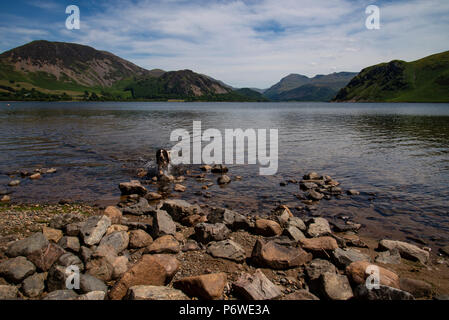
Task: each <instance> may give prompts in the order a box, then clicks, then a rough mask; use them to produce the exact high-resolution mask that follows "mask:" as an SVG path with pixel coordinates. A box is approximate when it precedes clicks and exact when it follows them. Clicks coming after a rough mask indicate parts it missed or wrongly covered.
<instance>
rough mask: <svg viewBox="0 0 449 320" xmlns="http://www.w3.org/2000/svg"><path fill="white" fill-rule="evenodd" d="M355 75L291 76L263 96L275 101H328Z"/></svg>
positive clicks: (345, 73)
mask: <svg viewBox="0 0 449 320" xmlns="http://www.w3.org/2000/svg"><path fill="white" fill-rule="evenodd" d="M356 75H357V74H356V73H352V72H339V73H332V74H329V75H317V76H315V77H313V78H308V77H306V76H303V75H299V74H291V75H289V76H287V77H285V78H283V79H282V80H281V81H280V82H278V83H277V84H275V85H274V86H272V87H271V88H270V89H268V90H267V91H266V92H265V93H264V96H266V97H267V98H269V99H271V100H275V101H330V100H331V99H332V98H333V97H335V95H336V94H337V93H338V91H339V90H340V89H341V88H343V87H344V86H346V85H347V84H348V83H349V81H350V80H351V79H352V78H353V77H355V76H356Z"/></svg>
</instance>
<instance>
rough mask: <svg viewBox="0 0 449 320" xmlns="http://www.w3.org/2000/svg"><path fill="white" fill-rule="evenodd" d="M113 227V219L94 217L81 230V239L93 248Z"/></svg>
mask: <svg viewBox="0 0 449 320" xmlns="http://www.w3.org/2000/svg"><path fill="white" fill-rule="evenodd" d="M110 226H111V219H109V218H108V217H107V216H92V217H90V218H89V219H88V220H87V221H86V223H85V224H84V226H83V227H82V228H81V237H82V239H83V241H84V243H85V244H87V245H89V246H92V245H95V244H97V243H99V242H100V241H101V238H103V236H104V234H105V233H106V231H107V230H108V228H109V227H110Z"/></svg>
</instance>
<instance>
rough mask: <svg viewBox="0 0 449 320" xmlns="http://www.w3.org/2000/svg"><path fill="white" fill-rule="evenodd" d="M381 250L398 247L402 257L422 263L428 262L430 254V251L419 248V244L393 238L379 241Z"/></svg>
mask: <svg viewBox="0 0 449 320" xmlns="http://www.w3.org/2000/svg"><path fill="white" fill-rule="evenodd" d="M379 249H380V250H393V249H397V250H398V251H399V254H400V255H401V257H402V258H404V259H408V260H412V261H419V262H421V263H422V264H426V263H427V262H429V257H430V254H429V252H428V251H425V250H423V249H420V248H418V247H417V246H415V245H413V244H410V243H406V242H402V241H393V240H382V241H380V243H379Z"/></svg>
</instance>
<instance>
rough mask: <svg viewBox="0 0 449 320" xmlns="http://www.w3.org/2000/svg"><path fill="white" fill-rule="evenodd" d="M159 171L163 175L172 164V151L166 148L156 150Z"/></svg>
mask: <svg viewBox="0 0 449 320" xmlns="http://www.w3.org/2000/svg"><path fill="white" fill-rule="evenodd" d="M156 163H157V173H158V175H159V176H163V175H164V173H165V172H167V171H168V167H169V166H170V152H169V151H167V150H165V149H160V150H158V151H157V152H156Z"/></svg>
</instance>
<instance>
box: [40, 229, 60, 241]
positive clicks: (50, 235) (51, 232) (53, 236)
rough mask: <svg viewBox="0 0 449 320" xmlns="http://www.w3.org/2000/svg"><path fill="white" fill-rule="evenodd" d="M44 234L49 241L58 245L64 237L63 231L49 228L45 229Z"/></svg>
mask: <svg viewBox="0 0 449 320" xmlns="http://www.w3.org/2000/svg"><path fill="white" fill-rule="evenodd" d="M42 233H43V234H44V237H45V238H47V240H48V241H52V242H54V243H58V242H59V240H61V239H62V237H63V233H62V231H61V230H58V229H53V228H49V227H43V228H42Z"/></svg>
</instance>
